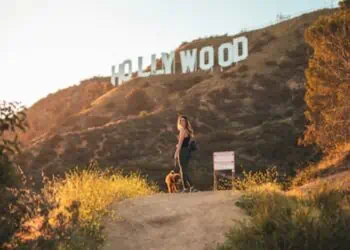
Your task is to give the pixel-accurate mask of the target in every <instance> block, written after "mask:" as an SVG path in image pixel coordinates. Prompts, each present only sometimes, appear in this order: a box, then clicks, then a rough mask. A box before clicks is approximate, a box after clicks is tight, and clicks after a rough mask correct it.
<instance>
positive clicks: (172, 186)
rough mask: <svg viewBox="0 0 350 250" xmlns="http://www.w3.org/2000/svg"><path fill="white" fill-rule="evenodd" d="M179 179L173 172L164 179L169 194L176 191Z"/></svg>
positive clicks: (178, 175)
mask: <svg viewBox="0 0 350 250" xmlns="http://www.w3.org/2000/svg"><path fill="white" fill-rule="evenodd" d="M180 178H181V177H180V174H178V173H175V172H174V170H171V171H170V173H169V174H168V175H167V176H166V177H165V183H166V185H167V187H168V192H169V193H175V192H177V191H178V190H177V187H176V184H178V183H179V180H180Z"/></svg>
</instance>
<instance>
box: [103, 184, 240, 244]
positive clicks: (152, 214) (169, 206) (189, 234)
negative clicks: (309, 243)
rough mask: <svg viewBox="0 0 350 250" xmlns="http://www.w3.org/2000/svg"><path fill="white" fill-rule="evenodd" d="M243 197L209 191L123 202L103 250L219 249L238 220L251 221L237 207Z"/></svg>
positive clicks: (110, 222)
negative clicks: (218, 244)
mask: <svg viewBox="0 0 350 250" xmlns="http://www.w3.org/2000/svg"><path fill="white" fill-rule="evenodd" d="M240 196H241V193H239V192H232V191H216V192H212V191H206V192H197V193H184V194H165V193H162V194H157V195H154V196H149V197H142V198H137V199H129V200H125V201H122V202H120V203H118V204H115V205H114V206H113V207H112V209H113V210H114V211H115V212H116V214H117V215H118V217H119V218H117V219H114V220H112V219H108V220H106V222H105V225H106V229H105V232H106V236H107V239H106V245H105V246H104V248H103V249H104V250H112V249H113V250H117V249H120V250H129V249H135V250H139V249H147V250H153V249H154V250H162V249H171V250H178V249H190V250H203V249H206V248H207V249H210V248H211V247H213V248H214V249H215V246H216V244H217V243H222V242H223V241H224V240H225V237H224V236H225V232H228V231H229V230H230V228H231V227H232V226H233V225H234V223H235V222H234V221H233V220H234V219H236V220H241V219H243V218H247V216H246V215H245V214H244V212H243V210H241V209H240V208H238V207H237V206H236V205H235V202H236V201H237V199H238V198H239V197H240ZM208 247H209V248H208Z"/></svg>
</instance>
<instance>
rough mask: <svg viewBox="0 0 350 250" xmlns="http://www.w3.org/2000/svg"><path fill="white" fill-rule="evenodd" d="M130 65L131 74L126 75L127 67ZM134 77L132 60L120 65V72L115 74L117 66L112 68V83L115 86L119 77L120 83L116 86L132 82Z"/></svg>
mask: <svg viewBox="0 0 350 250" xmlns="http://www.w3.org/2000/svg"><path fill="white" fill-rule="evenodd" d="M126 64H128V65H129V72H128V74H127V75H125V65H126ZM131 75H132V62H131V60H130V59H128V60H125V61H124V62H123V63H121V64H119V72H118V73H115V66H112V83H113V84H115V78H116V77H118V82H117V84H115V85H116V86H118V85H119V84H120V83H122V82H124V81H128V80H130V78H131Z"/></svg>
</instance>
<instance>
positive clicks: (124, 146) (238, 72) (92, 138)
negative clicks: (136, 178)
mask: <svg viewBox="0 0 350 250" xmlns="http://www.w3.org/2000/svg"><path fill="white" fill-rule="evenodd" d="M330 12H331V10H320V11H316V12H313V13H309V14H304V15H302V16H300V17H297V18H293V19H291V20H288V21H284V22H281V23H279V24H276V25H273V26H270V27H267V28H264V29H260V30H256V31H251V32H246V33H243V34H238V35H237V36H240V35H246V36H247V37H248V40H249V56H248V58H247V59H246V60H245V61H244V62H241V63H239V64H238V65H235V66H233V67H231V68H229V69H227V70H225V72H215V71H214V72H212V73H211V72H200V71H199V72H196V73H193V74H175V75H166V76H162V75H159V76H153V77H149V78H135V79H133V80H131V81H130V82H128V83H126V84H123V85H121V86H120V87H117V88H112V89H110V90H109V91H106V92H104V94H102V95H100V96H99V97H98V98H95V99H94V100H91V103H90V105H88V106H84V109H83V108H81V109H77V110H75V112H73V114H70V115H67V116H64V118H62V119H61V120H59V121H56V120H55V119H54V121H53V123H54V124H53V125H52V126H53V127H54V128H55V129H52V130H50V131H49V132H47V133H46V134H44V135H42V136H41V137H37V138H36V139H34V140H33V141H32V143H31V144H30V145H28V147H27V148H26V150H25V151H24V152H23V154H21V155H19V156H18V157H17V159H16V160H17V162H18V163H19V164H20V165H22V166H23V167H24V169H25V171H27V172H29V173H30V174H33V175H34V176H35V177H37V178H39V177H40V172H41V171H42V170H44V172H45V173H46V174H48V175H51V174H63V173H64V172H65V171H66V170H68V169H70V168H72V167H73V166H75V165H77V164H86V163H87V162H88V161H89V160H90V158H95V159H97V160H99V161H100V163H101V164H102V165H113V166H115V167H116V168H123V169H125V170H127V171H128V170H141V171H142V172H144V173H147V174H148V175H149V177H150V179H152V180H156V181H158V182H159V183H160V184H161V185H163V180H164V176H165V175H166V173H167V171H168V170H169V169H171V168H172V162H173V161H172V159H171V158H172V152H173V149H174V145H175V143H176V133H177V131H176V124H175V123H176V118H177V115H178V114H183V113H185V114H187V115H189V116H190V118H191V120H192V124H193V126H194V129H195V131H196V137H197V141H198V143H199V146H200V150H199V151H198V152H196V153H195V154H194V155H193V160H192V163H191V168H192V170H193V173H192V176H193V179H194V181H195V183H197V186H198V187H199V188H203V189H205V188H211V185H212V153H213V152H214V151H225V150H234V151H235V152H236V164H237V172H238V173H239V172H240V171H242V169H246V170H250V169H261V168H264V167H267V166H268V165H271V164H275V165H277V166H278V167H279V169H280V170H281V171H282V172H291V171H294V169H295V166H296V165H298V164H299V163H302V162H304V161H307V160H309V159H310V158H311V157H313V154H312V151H311V149H307V148H300V147H298V146H297V145H296V141H297V138H298V137H299V136H300V135H301V134H302V132H303V131H304V124H305V120H304V114H303V112H304V109H305V103H304V100H303V97H304V93H305V77H304V69H305V68H306V67H307V59H308V55H309V54H310V52H311V51H310V48H309V47H308V46H307V45H306V44H305V42H304V40H303V32H304V30H305V29H306V28H307V27H308V26H309V25H310V24H311V23H312V22H313V21H315V20H316V19H317V17H318V16H320V15H323V14H327V13H330ZM235 37H236V36H235ZM232 38H233V37H230V36H218V37H214V38H210V39H198V40H195V41H193V42H190V43H187V44H184V45H182V46H181V50H182V49H187V48H191V47H197V48H200V47H202V46H204V45H205V44H213V45H214V46H217V45H219V44H220V43H222V42H224V41H231V40H232ZM179 50H180V48H179V49H178V50H177V51H179ZM107 88H109V87H107ZM48 98H49V97H48ZM38 107H39V106H38ZM30 119H32V120H36V119H37V118H36V116H35V115H33V116H32V117H31V118H30ZM57 124H59V126H58V125H57Z"/></svg>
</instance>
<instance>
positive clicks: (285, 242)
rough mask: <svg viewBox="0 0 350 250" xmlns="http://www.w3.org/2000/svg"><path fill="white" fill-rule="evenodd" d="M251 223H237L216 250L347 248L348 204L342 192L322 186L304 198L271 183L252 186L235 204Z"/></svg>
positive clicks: (348, 238)
mask: <svg viewBox="0 0 350 250" xmlns="http://www.w3.org/2000/svg"><path fill="white" fill-rule="evenodd" d="M237 205H238V206H239V207H241V208H243V209H244V210H245V211H246V212H247V213H248V214H249V215H250V216H251V220H249V221H243V222H238V226H235V227H234V228H232V229H231V231H230V232H229V233H227V234H226V236H227V240H226V242H225V243H224V244H222V245H220V246H219V247H218V248H217V249H219V250H226V249H242V250H243V249H250V250H254V249H274V250H279V249H291V250H294V249H295V250H299V249H312V250H317V249H340V250H342V249H344V250H345V249H348V248H349V244H350V234H349V232H350V213H349V210H348V207H349V205H350V203H349V199H348V197H347V196H346V195H345V193H343V192H342V191H339V190H335V189H330V188H329V187H327V186H324V187H323V188H321V189H320V190H318V191H317V192H315V193H312V194H309V195H305V196H295V195H287V194H286V193H284V192H282V191H281V190H279V189H278V188H277V187H276V186H274V185H271V184H264V185H261V186H255V188H253V189H251V190H249V191H248V192H247V194H245V195H243V196H242V198H241V199H240V200H239V202H237Z"/></svg>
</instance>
